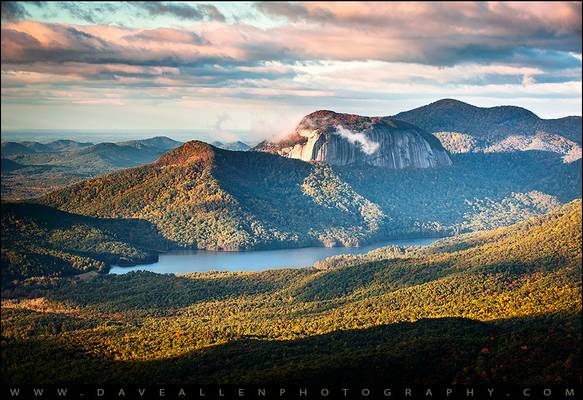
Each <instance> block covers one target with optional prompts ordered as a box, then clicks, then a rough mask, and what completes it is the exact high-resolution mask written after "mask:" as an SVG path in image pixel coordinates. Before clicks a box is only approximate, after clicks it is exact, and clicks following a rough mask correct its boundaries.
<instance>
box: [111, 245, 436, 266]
mask: <svg viewBox="0 0 583 400" xmlns="http://www.w3.org/2000/svg"><path fill="white" fill-rule="evenodd" d="M436 240H437V238H430V239H402V240H391V241H386V242H379V243H374V244H371V245H368V246H362V247H304V248H299V249H282V250H253V251H208V250H174V251H170V252H168V253H163V254H160V256H159V259H158V262H156V263H153V264H145V265H136V266H132V267H120V266H116V265H114V266H112V267H111V270H110V273H112V274H125V273H127V272H130V271H151V272H156V273H160V274H167V273H172V274H185V273H189V272H206V271H212V270H218V271H264V270H268V269H279V268H301V267H308V266H310V265H312V264H314V263H315V262H316V261H320V260H323V259H325V258H326V257H330V256H335V255H339V254H362V253H368V252H369V251H371V250H375V249H378V248H380V247H385V246H427V245H429V244H431V243H433V242H434V241H436Z"/></svg>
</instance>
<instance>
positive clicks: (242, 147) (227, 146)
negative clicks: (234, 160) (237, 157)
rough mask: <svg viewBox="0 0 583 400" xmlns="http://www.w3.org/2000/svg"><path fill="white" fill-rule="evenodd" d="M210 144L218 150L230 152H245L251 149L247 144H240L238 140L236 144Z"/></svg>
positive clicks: (217, 142)
mask: <svg viewBox="0 0 583 400" xmlns="http://www.w3.org/2000/svg"><path fill="white" fill-rule="evenodd" d="M211 144H212V145H213V146H215V147H218V148H219V149H224V150H231V151H247V150H249V149H251V146H249V145H248V144H247V143H244V142H241V141H240V140H237V141H236V142H227V143H223V142H219V141H214V142H211Z"/></svg>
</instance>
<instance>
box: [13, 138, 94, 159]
mask: <svg viewBox="0 0 583 400" xmlns="http://www.w3.org/2000/svg"><path fill="white" fill-rule="evenodd" d="M92 145H93V143H83V142H76V141H74V140H55V141H52V142H49V143H39V142H31V141H22V142H2V156H3V157H8V156H15V155H21V154H32V153H51V152H61V151H72V150H78V149H82V148H84V147H89V146H92Z"/></svg>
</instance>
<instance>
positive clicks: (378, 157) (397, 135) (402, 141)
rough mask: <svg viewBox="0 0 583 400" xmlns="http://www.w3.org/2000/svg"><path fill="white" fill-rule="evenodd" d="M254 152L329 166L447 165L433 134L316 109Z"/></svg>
mask: <svg viewBox="0 0 583 400" xmlns="http://www.w3.org/2000/svg"><path fill="white" fill-rule="evenodd" d="M254 150H256V151H266V152H272V153H277V154H280V155H282V156H285V157H290V158H296V159H300V160H304V161H321V162H324V163H326V164H329V165H336V166H346V165H372V166H377V167H388V168H393V169H403V168H431V167H438V166H444V165H451V160H450V158H449V155H448V153H447V151H446V150H445V149H444V148H443V146H442V145H441V143H440V142H439V140H437V138H435V137H434V136H433V135H431V134H429V133H427V132H425V131H423V130H421V129H419V128H417V127H416V126H414V125H411V124H409V123H406V122H402V121H396V120H393V119H391V118H382V117H363V116H359V115H353V114H339V113H335V112H333V111H316V112H314V113H312V114H309V115H307V116H306V117H304V119H303V120H302V121H301V122H300V124H299V125H298V126H297V128H296V130H295V132H293V133H292V134H291V135H290V136H288V137H286V138H284V139H283V140H280V141H275V142H269V141H265V142H262V143H260V144H259V145H258V146H257V147H255V149H254Z"/></svg>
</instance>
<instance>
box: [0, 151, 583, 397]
mask: <svg viewBox="0 0 583 400" xmlns="http://www.w3.org/2000/svg"><path fill="white" fill-rule="evenodd" d="M168 161H170V160H168ZM175 161H177V158H174V161H170V162H175ZM3 226H4V225H3ZM3 239H4V236H3ZM581 245H582V243H581V201H580V200H577V201H574V202H572V203H569V204H567V205H564V206H562V207H560V208H558V209H557V210H554V211H553V212H551V213H549V214H546V215H542V216H537V217H533V218H531V219H529V220H527V221H524V222H522V223H520V224H517V225H514V226H510V227H506V228H502V229H497V230H493V231H487V232H480V233H474V234H470V235H463V236H458V237H454V238H449V239H446V240H443V241H438V242H436V243H435V244H434V245H433V246H430V247H428V248H422V249H419V248H417V249H415V248H396V249H395V248H392V247H389V248H382V249H378V250H375V251H373V252H371V253H368V254H365V255H346V256H337V257H333V258H331V259H327V260H325V261H324V262H322V263H320V265H318V266H316V268H299V269H283V270H271V271H264V272H218V271H214V272H206V273H192V274H187V275H173V274H154V273H150V272H133V273H128V274H125V275H93V276H91V275H89V276H88V275H87V274H84V275H81V276H80V277H75V278H68V277H65V278H59V277H53V278H51V279H29V280H27V281H25V282H23V283H21V284H20V285H17V284H4V285H3V292H2V300H3V304H2V315H1V318H2V332H3V338H2V339H3V344H2V346H3V351H2V354H1V357H2V363H1V368H2V370H1V372H2V382H3V383H4V384H10V385H21V384H29V385H30V384H38V385H40V384H44V383H51V384H63V385H66V384H72V383H75V382H84V383H87V384H101V385H103V384H107V383H109V384H113V385H119V384H120V382H123V384H124V385H130V384H134V385H135V384H148V383H150V382H156V383H158V384H160V385H164V384H172V383H174V384H177V383H178V384H182V385H184V384H196V385H203V384H215V385H217V384H222V385H228V384H235V385H245V384H258V385H263V386H266V387H267V388H268V391H269V387H271V386H275V387H276V388H279V387H283V386H285V387H287V386H291V387H294V386H296V387H297V386H300V387H305V386H308V387H312V386H313V387H318V388H319V387H330V386H332V387H341V388H342V387H348V388H350V387H364V386H368V385H370V386H372V387H374V385H375V384H378V382H384V383H386V385H387V386H386V387H393V386H395V387H397V386H398V385H399V384H402V382H407V383H408V384H410V385H420V386H421V387H422V388H427V387H428V385H434V386H438V387H439V386H441V387H450V386H452V385H454V386H453V387H455V385H470V386H476V385H477V386H479V385H485V384H487V385H492V387H496V386H495V385H507V386H506V387H507V388H508V382H509V381H510V380H511V382H512V384H514V385H519V387H520V390H521V391H522V389H523V388H524V387H533V388H535V387H547V386H548V385H551V383H555V384H556V383H560V385H564V386H565V387H571V385H573V387H576V385H577V384H578V383H579V382H580V380H581V372H582V369H583V366H582V363H581V357H580V354H581V348H582V345H581V343H582V342H581V287H582V286H581V272H582V271H581ZM2 268H4V263H3V264H2ZM225 360H229V362H225ZM217 366H218V367H217ZM371 366H373V367H372V368H371ZM282 385H283V386H282ZM388 385H391V386H388ZM106 390H107V389H106ZM186 390H187V391H188V388H187V389H186ZM309 390H310V389H308V391H309ZM350 390H352V389H350ZM413 390H415V389H413ZM454 390H455V389H454ZM510 390H511V387H510ZM553 390H554V389H553ZM277 393H279V392H277ZM331 393H333V392H331ZM348 393H350V392H348ZM393 393H395V392H393ZM424 393H425V389H424ZM432 393H434V394H435V393H438V392H437V391H436V390H434V391H433V392H432ZM504 393H506V390H505V391H504ZM511 393H512V392H511ZM534 393H535V392H534V389H533V392H532V394H533V395H534ZM341 396H342V395H341V394H339V395H338V396H337V397H341ZM330 397H331V398H332V396H330ZM430 397H431V396H430ZM505 397H506V396H505ZM514 397H520V396H514ZM514 397H513V398H514Z"/></svg>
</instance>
